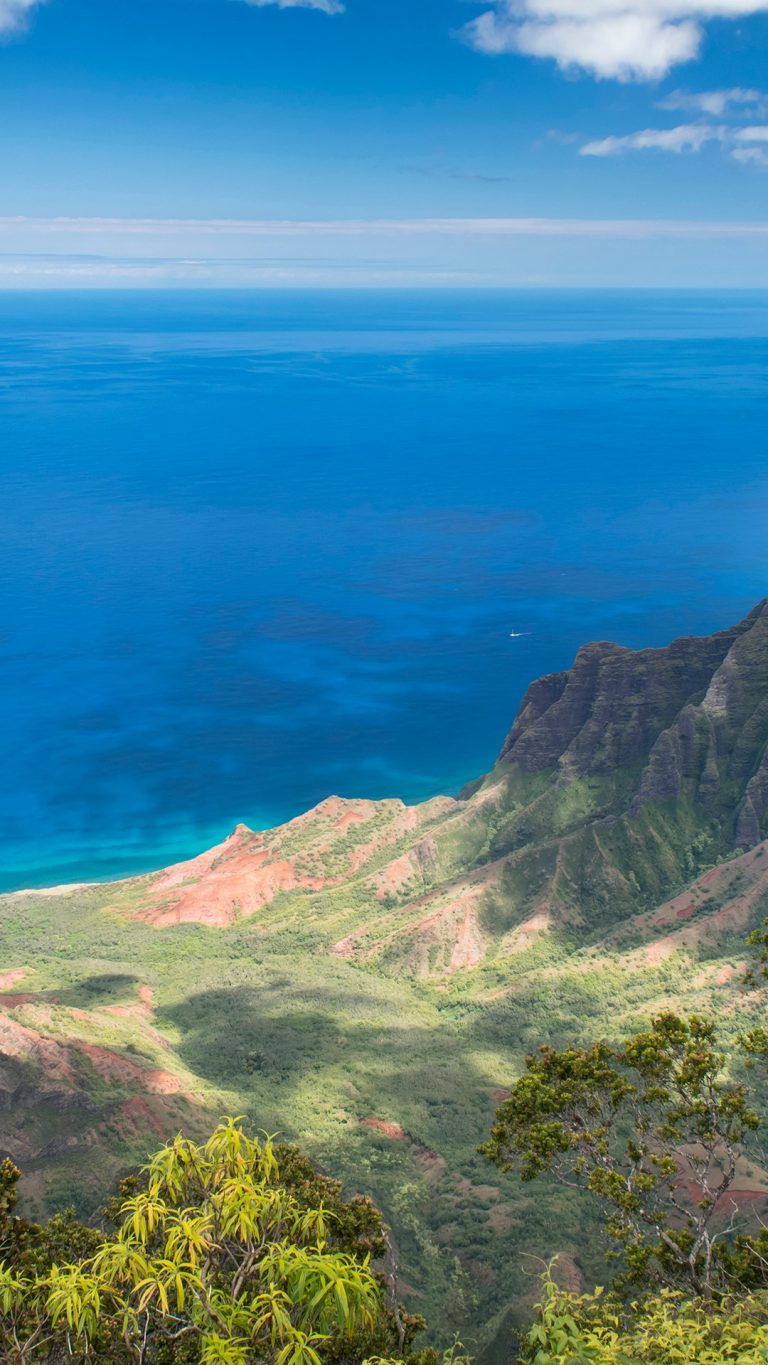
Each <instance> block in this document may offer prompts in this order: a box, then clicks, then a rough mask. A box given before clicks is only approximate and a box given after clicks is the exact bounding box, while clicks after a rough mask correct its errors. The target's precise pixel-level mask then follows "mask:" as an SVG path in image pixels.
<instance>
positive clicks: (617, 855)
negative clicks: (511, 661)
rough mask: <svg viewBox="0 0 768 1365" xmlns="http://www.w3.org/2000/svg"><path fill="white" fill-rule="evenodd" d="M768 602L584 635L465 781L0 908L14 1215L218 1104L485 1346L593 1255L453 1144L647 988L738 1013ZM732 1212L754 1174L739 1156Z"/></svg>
mask: <svg viewBox="0 0 768 1365" xmlns="http://www.w3.org/2000/svg"><path fill="white" fill-rule="evenodd" d="M767 682H768V603H765V602H764V603H762V604H760V605H759V606H758V607H757V608H756V609H755V610H754V611H753V612H752V613H751V614H750V616H749V617H748V618H747V619H746V620H745V621H744V622H742V623H741V624H740V625H738V626H736V627H734V628H733V629H731V630H727V631H724V632H722V633H721V634H718V635H715V636H712V637H709V638H705V639H693V638H689V639H683V640H679V641H676V642H674V643H673V644H672V645H670V646H669V647H668V648H667V649H660V650H643V651H639V652H632V651H630V650H627V649H622V648H620V647H618V646H615V645H611V644H607V643H597V644H591V645H586V646H585V647H584V648H583V649H582V650H580V651H579V654H578V656H577V658H576V660H575V662H574V664H573V667H572V668H571V669H570V670H568V671H567V672H566V673H562V674H557V675H552V676H550V677H547V678H544V679H541V680H539V681H538V682H535V683H533V684H532V686H531V687H530V688H529V690H528V692H527V694H526V696H525V698H524V700H523V703H522V705H521V707H520V710H519V712H518V715H517V718H516V720H515V722H514V725H513V727H512V729H511V731H510V733H509V735H508V737H507V739H506V741H505V742H504V743H503V745H502V746H501V749H500V753H499V757H498V760H497V762H496V763H495V764H494V766H493V767H492V769H491V771H490V772H489V774H488V775H487V776H485V777H483V778H480V779H478V780H477V781H476V782H474V783H471V784H470V785H469V786H468V787H467V788H466V789H465V790H464V791H463V792H462V793H460V794H459V795H458V796H457V797H437V798H435V799H434V800H431V801H428V802H426V803H425V804H423V805H421V806H417V807H410V808H409V807H406V806H404V805H403V804H402V803H400V802H398V801H381V802H373V801H362V800H344V799H342V798H339V797H330V798H328V799H327V800H326V801H324V802H323V803H321V805H320V806H318V807H317V808H316V809H315V810H313V811H310V812H308V813H307V814H306V815H303V816H301V817H299V818H298V819H296V820H293V821H291V822H290V823H289V824H287V825H284V826H282V827H281V828H279V829H275V830H269V831H263V832H254V831H251V830H249V829H248V828H246V827H245V826H242V825H240V826H237V828H236V829H235V830H234V831H233V833H232V835H231V836H230V838H229V839H228V840H226V841H225V842H224V843H223V844H221V845H220V846H218V847H217V848H215V849H212V850H209V851H207V852H204V853H202V854H201V855H200V856H199V857H198V858H195V859H193V860H191V861H190V862H188V863H185V864H180V865H178V866H176V867H172V868H167V869H165V870H163V871H161V872H158V873H157V874H153V875H151V876H147V877H138V878H131V879H128V880H126V881H123V882H118V883H112V884H104V885H92V886H77V887H71V888H68V887H63V888H57V889H55V890H54V891H49V892H45V893H43V892H29V893H15V894H13V895H6V896H3V897H0V1146H1V1147H2V1149H3V1150H4V1151H5V1152H7V1153H9V1154H10V1155H11V1156H12V1157H13V1159H14V1160H15V1161H16V1162H17V1164H18V1165H19V1166H20V1167H21V1168H22V1170H23V1172H24V1179H23V1182H22V1190H23V1195H24V1201H25V1205H26V1211H27V1212H29V1213H35V1214H37V1213H39V1214H42V1213H44V1212H45V1211H49V1210H51V1209H53V1208H59V1207H65V1206H67V1205H68V1204H75V1205H76V1207H77V1208H78V1211H79V1212H80V1213H81V1214H83V1215H86V1216H89V1217H90V1216H93V1215H94V1214H95V1213H96V1211H97V1210H98V1208H99V1206H100V1204H101V1203H102V1202H103V1200H104V1199H105V1198H106V1197H107V1196H108V1195H109V1194H110V1192H111V1190H112V1189H113V1187H114V1183H115V1181H116V1179H117V1178H118V1177H119V1176H120V1175H121V1174H123V1173H124V1172H126V1171H128V1170H130V1169H131V1168H133V1167H134V1166H135V1165H136V1164H137V1163H139V1162H141V1160H142V1159H143V1158H144V1156H145V1155H146V1153H147V1151H148V1150H149V1149H150V1148H151V1147H153V1146H156V1145H157V1142H158V1140H159V1139H161V1138H163V1137H166V1136H170V1135H171V1134H173V1133H174V1132H175V1131H178V1130H179V1129H183V1130H184V1131H186V1132H187V1133H189V1134H190V1135H191V1136H202V1135H203V1134H204V1133H205V1132H207V1131H208V1130H209V1129H210V1128H211V1126H212V1122H215V1120H216V1119H217V1118H218V1117H219V1115H221V1114H223V1113H234V1114H242V1115H244V1116H246V1117H247V1119H248V1121H249V1123H250V1124H252V1125H254V1126H256V1127H257V1128H261V1129H264V1130H266V1131H268V1132H271V1133H277V1132H279V1133H280V1134H281V1135H283V1136H284V1137H285V1138H287V1139H289V1140H291V1141H296V1142H298V1143H299V1144H300V1145H301V1146H302V1147H303V1148H304V1149H305V1150H306V1151H307V1152H308V1153H309V1154H310V1155H311V1156H312V1157H313V1159H314V1160H315V1161H316V1162H317V1163H319V1165H320V1166H321V1167H323V1168H324V1169H327V1170H328V1171H329V1172H332V1173H334V1174H336V1175H338V1176H340V1177H341V1178H343V1179H344V1181H345V1183H346V1184H347V1186H348V1188H349V1189H350V1190H354V1189H356V1190H361V1191H363V1192H365V1193H368V1194H371V1195H372V1197H373V1198H375V1199H376V1201H377V1202H378V1204H379V1205H380V1207H381V1208H382V1209H383V1211H384V1213H385V1215H386V1217H387V1219H388V1221H389V1222H390V1224H391V1226H392V1228H393V1232H394V1239H395V1244H396V1248H397V1257H398V1262H399V1274H400V1277H401V1289H402V1292H403V1295H404V1296H405V1297H406V1299H407V1302H408V1304H409V1307H411V1308H412V1309H413V1310H414V1311H418V1312H423V1313H424V1315H425V1316H426V1317H427V1318H428V1319H431V1320H433V1321H435V1322H439V1323H440V1324H441V1330H442V1334H443V1335H444V1336H445V1337H446V1339H449V1338H450V1337H451V1336H452V1335H453V1333H454V1332H459V1333H460V1334H461V1335H462V1338H463V1339H464V1341H465V1343H466V1344H467V1345H468V1346H469V1347H471V1348H472V1349H473V1350H475V1351H484V1352H485V1358H486V1359H487V1360H492V1359H494V1358H495V1354H496V1351H497V1350H498V1352H499V1354H500V1355H503V1342H504V1340H505V1331H506V1326H507V1325H508V1318H509V1313H510V1305H512V1306H513V1307H512V1309H511V1312H512V1317H513V1318H514V1317H515V1316H516V1315H517V1314H518V1313H519V1312H520V1310H521V1307H524V1306H526V1305H527V1304H529V1303H530V1302H531V1300H532V1299H533V1298H535V1296H536V1292H537V1276H538V1273H539V1270H540V1264H539V1262H538V1261H536V1260H534V1259H533V1258H535V1257H542V1256H544V1257H546V1256H548V1255H550V1254H553V1253H555V1252H559V1253H560V1254H561V1257H562V1261H561V1264H562V1265H563V1266H564V1267H565V1272H566V1273H567V1275H568V1276H570V1277H571V1279H572V1282H573V1284H574V1285H579V1284H588V1283H590V1282H594V1280H595V1278H597V1277H599V1276H601V1275H603V1274H604V1273H605V1264H604V1262H603V1260H602V1253H601V1251H600V1249H599V1245H600V1244H599V1239H598V1238H597V1236H593V1235H592V1234H593V1232H594V1229H595V1227H596V1226H597V1224H596V1221H595V1222H593V1221H592V1214H591V1213H590V1209H589V1206H588V1205H587V1204H585V1202H583V1201H582V1200H581V1199H580V1198H578V1197H577V1196H576V1195H573V1196H570V1195H564V1194H563V1192H562V1191H554V1190H552V1189H550V1188H548V1187H547V1186H546V1185H545V1184H544V1183H543V1182H537V1183H535V1184H533V1185H528V1186H521V1185H520V1184H519V1183H518V1182H516V1181H514V1180H513V1179H511V1178H509V1177H505V1176H502V1175H500V1174H499V1172H498V1171H497V1170H496V1169H495V1168H493V1167H491V1166H490V1165H489V1164H488V1163H487V1162H486V1161H485V1159H484V1158H483V1157H481V1156H480V1155H479V1154H478V1153H477V1147H478V1144H479V1143H480V1142H481V1141H482V1140H483V1139H484V1137H485V1136H486V1133H487V1131H488V1128H489V1126H490V1123H491V1121H492V1118H493V1114H494V1110H495V1107H496V1105H497V1104H498V1102H499V1100H500V1098H502V1097H503V1095H504V1093H505V1090H506V1088H507V1087H508V1086H509V1085H510V1084H511V1082H512V1081H513V1080H514V1079H515V1078H516V1076H517V1075H518V1074H519V1072H520V1068H521V1066H522V1063H523V1061H524V1058H525V1056H526V1055H527V1054H528V1053H530V1052H532V1051H535V1050H536V1049H537V1048H538V1047H539V1046H540V1045H541V1044H542V1043H544V1042H549V1043H552V1044H554V1045H556V1046H557V1045H564V1044H566V1043H568V1042H573V1041H589V1040H590V1039H592V1038H595V1037H598V1036H606V1037H620V1036H621V1035H622V1033H623V1031H625V1030H627V1031H628V1030H630V1029H631V1028H632V1027H633V1026H634V1025H636V1024H637V1023H639V1022H642V1021H643V1020H644V1019H645V1018H647V1017H648V1014H649V1013H650V1012H653V1011H654V1010H658V1009H660V1008H662V1007H663V1006H664V1005H666V1004H670V1005H674V1006H675V1007H676V1008H680V1009H686V1010H692V1009H696V1010H699V1011H701V1012H706V1013H714V1014H716V1015H717V1017H718V1019H719V1020H720V1022H721V1025H722V1027H723V1030H724V1033H725V1035H726V1037H728V1036H735V1035H736V1034H737V1033H738V1032H739V1031H740V1030H741V1029H742V1028H744V1027H745V1026H746V1025H747V1024H749V1023H757V1022H762V1020H763V1019H764V1013H765V992H764V990H762V989H759V990H758V989H756V990H751V991H748V992H745V991H744V989H743V988H742V979H743V976H744V971H745V968H746V962H747V949H746V947H745V941H744V940H745V936H746V934H747V933H748V931H749V929H750V928H752V927H754V926H755V925H757V924H759V923H760V922H761V921H762V919H763V918H764V917H765V916H766V914H768V687H767V686H766V683H767ZM737 1192H738V1193H739V1198H740V1202H741V1203H742V1204H744V1205H745V1206H747V1207H752V1206H754V1208H755V1209H756V1210H757V1211H759V1210H760V1209H761V1208H762V1207H763V1205H764V1204H765V1203H766V1202H768V1181H766V1180H765V1179H764V1178H763V1175H762V1173H761V1172H760V1171H759V1170H755V1169H753V1168H750V1169H749V1170H746V1169H745V1171H744V1172H743V1174H742V1176H741V1177H740V1179H739V1182H738V1187H737Z"/></svg>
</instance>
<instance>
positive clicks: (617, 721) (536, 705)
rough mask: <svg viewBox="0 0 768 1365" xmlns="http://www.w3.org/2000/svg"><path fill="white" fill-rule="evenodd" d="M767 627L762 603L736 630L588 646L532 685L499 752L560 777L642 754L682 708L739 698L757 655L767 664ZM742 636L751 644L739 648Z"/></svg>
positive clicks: (729, 706)
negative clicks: (646, 643) (649, 645)
mask: <svg viewBox="0 0 768 1365" xmlns="http://www.w3.org/2000/svg"><path fill="white" fill-rule="evenodd" d="M766 631H768V601H766V602H763V603H761V604H760V605H759V606H758V607H757V608H755V611H754V612H752V613H751V614H750V616H749V617H747V619H746V621H743V622H742V623H741V625H738V626H735V627H734V628H733V629H732V630H727V631H723V632H721V633H720V634H718V635H713V636H710V637H707V638H703V639H698V638H693V637H691V638H685V639H680V640H676V641H674V642H673V643H672V644H671V645H669V646H668V647H667V648H665V649H644V650H639V651H636V652H635V651H632V650H629V649H623V648H621V647H620V646H618V645H614V644H607V643H599V644H590V645H585V646H584V648H583V649H580V650H579V653H578V654H577V656H576V659H575V660H574V663H573V667H572V668H571V669H570V670H569V671H568V672H567V673H561V674H556V675H553V676H552V677H548V678H544V679H542V680H540V681H539V682H536V683H534V684H533V685H532V686H531V687H530V688H529V690H528V692H527V693H526V695H525V697H524V699H523V703H522V706H521V708H520V711H519V713H518V716H517V719H516V720H515V723H514V725H513V727H512V730H511V731H510V734H509V736H508V738H507V741H506V743H505V745H504V748H503V749H502V753H501V758H502V760H503V761H504V762H507V763H516V764H518V765H519V767H520V768H522V769H523V771H525V772H527V773H535V772H541V771H542V770H546V769H550V768H554V769H557V770H558V772H559V774H560V776H561V778H562V779H563V780H566V781H568V780H573V779H574V778H577V777H584V776H587V775H590V774H605V773H609V772H612V771H614V770H615V769H617V768H620V767H626V766H630V765H632V764H636V763H640V762H643V761H647V760H648V759H649V757H650V754H651V752H652V750H653V747H654V745H655V744H656V743H657V742H658V741H659V739H660V737H661V736H662V735H663V734H664V732H665V731H666V730H668V729H669V728H670V727H672V726H673V725H674V724H675V721H676V719H677V718H678V717H679V716H680V714H681V712H683V711H684V710H685V709H686V707H688V706H690V705H701V706H703V708H704V710H705V711H706V712H707V714H710V715H718V716H722V715H727V714H729V713H730V712H731V711H732V710H733V709H734V708H735V707H738V706H740V705H741V701H742V692H743V691H744V690H747V691H748V690H749V689H750V687H751V685H752V682H753V681H754V680H753V678H752V676H751V674H752V669H753V665H754V664H755V663H756V662H757V659H758V658H760V659H761V660H762V666H763V669H765V667H766V662H767V660H768V651H766V649H765V647H763V648H761V647H760V642H762V641H763V640H764V637H765V634H766ZM742 637H747V638H748V639H749V641H750V647H749V648H748V649H744V648H742V649H739V648H738V645H739V642H740V641H741V640H742ZM755 637H758V639H757V640H756V639H755ZM745 671H746V672H747V673H749V674H750V677H749V678H748V679H745V677H744V673H745ZM763 680H765V674H764V675H763Z"/></svg>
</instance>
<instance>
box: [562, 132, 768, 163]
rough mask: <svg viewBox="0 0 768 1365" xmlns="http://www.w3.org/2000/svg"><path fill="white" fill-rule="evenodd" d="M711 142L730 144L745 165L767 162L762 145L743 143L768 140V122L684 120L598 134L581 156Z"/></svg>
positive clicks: (692, 148)
mask: <svg viewBox="0 0 768 1365" xmlns="http://www.w3.org/2000/svg"><path fill="white" fill-rule="evenodd" d="M709 142H719V143H721V144H724V145H725V146H726V147H728V148H729V152H730V155H731V157H732V158H733V159H734V161H739V162H741V164H742V165H744V166H748V165H753V166H761V165H768V152H766V150H764V149H762V148H756V147H749V146H747V147H745V146H743V145H742V144H744V143H747V144H749V143H768V124H764V123H757V124H750V125H749V126H748V127H746V128H734V127H732V126H731V127H729V126H728V124H712V123H681V124H679V125H678V127H676V128H643V129H642V130H641V131H640V132H638V133H626V134H624V135H623V136H620V137H603V138H597V139H596V140H595V141H594V142H587V143H585V144H584V146H583V147H580V148H579V155H580V156H622V155H624V153H625V152H646V151H657V152H676V153H677V154H678V155H679V154H680V153H683V152H688V153H691V152H700V151H701V149H702V147H705V146H706V145H707V143H709Z"/></svg>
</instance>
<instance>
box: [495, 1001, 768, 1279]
mask: <svg viewBox="0 0 768 1365" xmlns="http://www.w3.org/2000/svg"><path fill="white" fill-rule="evenodd" d="M724 1066H725V1059H724V1057H723V1056H722V1054H721V1053H720V1051H719V1050H718V1046H717V1030H716V1027H715V1025H714V1024H713V1023H711V1022H709V1021H707V1020H705V1019H702V1018H699V1017H697V1016H692V1017H691V1018H689V1019H682V1018H679V1017H678V1016H677V1015H675V1014H672V1013H665V1014H661V1015H659V1016H658V1017H657V1018H656V1019H654V1021H653V1023H652V1025H651V1027H650V1029H648V1030H646V1031H644V1032H641V1033H638V1034H636V1035H635V1036H634V1037H632V1038H629V1039H627V1040H626V1041H625V1043H624V1044H623V1046H621V1047H619V1048H613V1047H611V1046H609V1045H608V1044H607V1043H597V1044H596V1045H595V1046H593V1047H591V1048H568V1049H566V1050H565V1051H562V1052H557V1051H554V1050H553V1049H552V1048H549V1047H543V1048H542V1049H541V1051H540V1053H539V1054H538V1055H537V1056H535V1057H532V1058H529V1059H528V1061H527V1063H526V1070H525V1072H524V1074H523V1075H522V1076H521V1077H520V1079H519V1080H518V1081H517V1083H516V1084H515V1085H514V1087H513V1089H512V1091H511V1093H510V1095H509V1097H508V1098H507V1099H506V1100H505V1101H504V1103H503V1104H502V1105H501V1106H500V1108H499V1110H498V1112H497V1115H496V1122H495V1124H494V1127H493V1129H492V1131H491V1135H490V1138H489V1140H488V1142H487V1143H486V1144H485V1145H484V1147H483V1148H482V1149H481V1150H482V1151H484V1152H485V1154H486V1155H487V1156H488V1157H490V1159H491V1160H492V1161H493V1162H495V1164H496V1165H498V1166H499V1167H500V1168H501V1169H502V1170H517V1171H518V1172H519V1174H520V1175H521V1177H522V1179H523V1180H532V1179H534V1178H535V1177H537V1176H541V1175H544V1174H548V1175H550V1176H552V1177H554V1179H555V1180H557V1181H559V1182H561V1183H563V1184H566V1185H572V1186H580V1187H586V1189H588V1190H590V1191H591V1192H592V1193H593V1194H594V1195H596V1196H597V1198H598V1199H599V1200H600V1201H601V1202H602V1204H603V1207H604V1208H605V1209H606V1212H607V1227H608V1231H609V1233H610V1236H611V1237H612V1238H613V1240H614V1246H615V1248H616V1249H617V1252H618V1253H621V1254H623V1256H624V1261H625V1276H624V1282H625V1283H633V1282H634V1283H637V1282H640V1283H645V1284H647V1283H649V1282H651V1283H656V1284H657V1285H661V1286H665V1287H667V1288H669V1289H672V1290H680V1289H682V1290H685V1291H686V1292H687V1293H692V1294H693V1295H695V1296H702V1297H703V1298H705V1299H708V1298H710V1297H711V1296H712V1294H713V1293H720V1292H723V1291H724V1290H725V1289H727V1287H728V1285H729V1284H730V1283H731V1282H732V1281H733V1280H734V1278H735V1277H736V1275H737V1273H738V1274H741V1275H742V1276H743V1274H744V1273H745V1272H746V1269H747V1263H748V1262H749V1258H750V1254H751V1251H752V1249H753V1248H754V1251H755V1254H756V1255H757V1254H758V1248H757V1245H756V1243H751V1244H750V1242H749V1239H743V1238H742V1239H740V1242H739V1252H738V1254H739V1257H740V1261H739V1270H738V1272H737V1269H736V1265H735V1262H734V1260H733V1258H732V1256H731V1255H730V1254H729V1249H728V1246H727V1244H726V1240H725V1234H726V1231H727V1230H730V1229H731V1227H732V1219H731V1218H730V1217H729V1214H730V1213H731V1212H734V1213H735V1209H734V1210H733V1211H731V1210H730V1209H729V1206H728V1198H727V1196H728V1190H729V1189H730V1187H731V1185H732V1183H733V1179H734V1176H735V1174H736V1166H737V1161H738V1159H739V1156H740V1155H741V1153H742V1150H743V1144H744V1141H745V1139H746V1138H747V1136H748V1135H749V1134H750V1133H751V1132H753V1131H754V1130H755V1129H756V1128H757V1127H758V1123H759V1120H758V1117H757V1115H756V1114H755V1113H754V1112H753V1110H752V1109H751V1108H750V1106H749V1104H748V1101H747V1095H746V1091H745V1089H744V1087H743V1086H742V1085H741V1084H738V1083H734V1082H731V1081H729V1080H727V1079H726V1078H725V1077H724V1074H723V1072H724ZM724 1224H725V1226H724ZM764 1255H765V1251H764V1248H763V1247H762V1245H761V1246H760V1248H759V1258H760V1259H761V1260H762V1258H763V1257H764Z"/></svg>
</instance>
